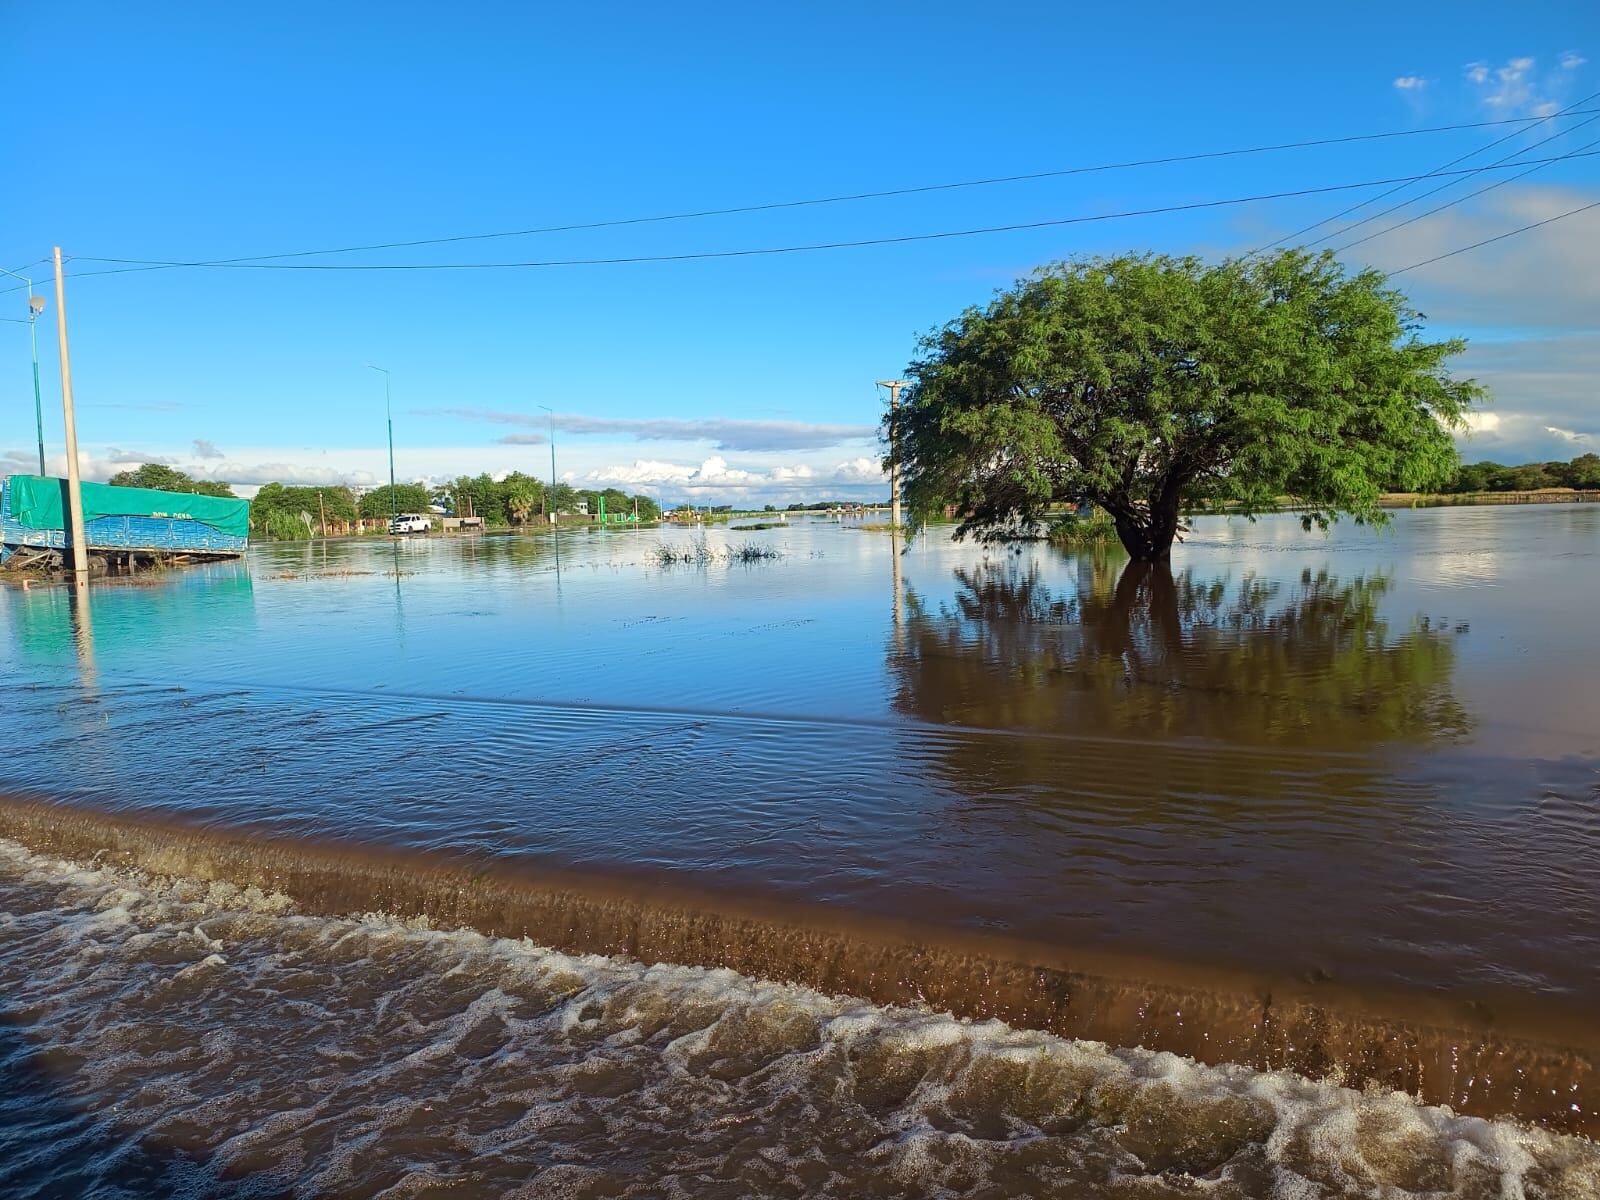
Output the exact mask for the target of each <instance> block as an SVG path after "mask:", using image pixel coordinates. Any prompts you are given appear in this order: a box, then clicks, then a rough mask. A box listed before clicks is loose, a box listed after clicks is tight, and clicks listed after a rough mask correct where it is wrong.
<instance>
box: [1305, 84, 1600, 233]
mask: <svg viewBox="0 0 1600 1200" xmlns="http://www.w3.org/2000/svg"><path fill="white" fill-rule="evenodd" d="M1596 121H1600V114H1596V115H1595V116H1592V117H1590V118H1589V119H1588V120H1587V121H1579V122H1578V123H1577V124H1576V125H1573V126H1570V127H1569V128H1566V129H1563V130H1560V131H1559V132H1557V133H1552V134H1551V135H1550V136H1549V137H1547V138H1540V139H1539V140H1538V141H1537V142H1534V143H1533V144H1532V145H1531V146H1523V147H1522V148H1521V149H1519V150H1513V151H1512V152H1511V153H1510V154H1506V155H1502V156H1501V157H1499V158H1497V159H1495V160H1494V162H1492V163H1487V164H1485V165H1486V166H1495V167H1500V166H1507V165H1509V166H1512V167H1516V166H1520V165H1521V163H1525V162H1532V161H1534V160H1532V159H1528V158H1523V157H1522V156H1523V155H1524V154H1526V153H1527V152H1528V151H1530V150H1537V149H1538V148H1539V147H1540V146H1543V145H1545V144H1546V143H1547V142H1553V141H1555V140H1556V139H1557V138H1564V137H1566V136H1567V135H1568V134H1572V133H1576V132H1577V131H1578V130H1580V129H1582V128H1583V127H1584V126H1585V125H1593V124H1594V123H1595V122H1596ZM1593 144H1594V143H1593V142H1590V143H1589V145H1590V146H1592V145H1593ZM1580 149H1585V150H1586V149H1588V146H1583V147H1580ZM1519 159H1520V160H1521V162H1518V161H1517V160H1519ZM1556 161H1559V158H1558V159H1557V160H1556ZM1550 165H1551V164H1550V163H1549V162H1548V161H1545V162H1540V163H1539V165H1538V166H1536V167H1532V168H1530V171H1538V170H1543V169H1544V168H1545V167H1547V166H1550ZM1520 178H1521V176H1520V175H1513V176H1512V177H1511V179H1505V180H1502V181H1501V182H1502V183H1510V182H1511V181H1512V180H1513V179H1520ZM1462 182H1465V181H1464V180H1463V179H1461V178H1455V179H1447V180H1445V181H1444V182H1443V183H1441V184H1440V185H1439V186H1438V187H1432V188H1429V189H1428V190H1427V191H1425V192H1418V193H1417V194H1416V195H1415V196H1409V197H1407V198H1406V199H1404V200H1402V201H1400V203H1398V204H1391V205H1390V206H1389V207H1388V208H1386V209H1383V210H1382V211H1381V212H1375V213H1373V214H1372V215H1371V216H1368V217H1362V218H1361V220H1359V221H1352V222H1351V223H1350V224H1348V225H1346V226H1345V227H1344V228H1343V229H1340V230H1337V231H1335V232H1334V233H1329V234H1325V235H1324V236H1322V237H1319V238H1317V239H1316V240H1317V241H1319V242H1325V241H1326V242H1331V241H1333V240H1334V239H1335V238H1340V237H1343V236H1344V235H1345V234H1347V233H1350V232H1351V231H1352V230H1356V229H1360V228H1361V227H1362V226H1363V225H1370V224H1371V223H1372V222H1373V221H1376V220H1379V219H1380V218H1382V217H1387V216H1390V215H1392V214H1394V213H1397V212H1399V211H1400V210H1401V209H1402V208H1409V207H1410V206H1411V205H1413V204H1415V203H1417V201H1419V200H1426V199H1427V198H1428V197H1429V196H1435V195H1437V194H1438V193H1440V192H1443V191H1447V190H1449V189H1450V188H1453V187H1455V186H1456V185H1457V184H1459V183H1462ZM1496 186H1499V185H1498V184H1497V185H1496ZM1461 199H1462V200H1466V199H1469V197H1466V196H1463V197H1461ZM1451 203H1452V204H1458V203H1460V201H1459V200H1453V201H1451ZM1445 207H1448V205H1446V206H1445ZM1413 219H1415V218H1413ZM1409 223H1410V222H1408V221H1401V222H1400V225H1406V224H1409ZM1400 225H1395V226H1392V227H1391V228H1395V229H1398V228H1399V227H1400ZM1374 236H1375V235H1374ZM1366 240H1367V239H1366V238H1362V239H1361V241H1363V242H1364V241H1366ZM1349 244H1350V245H1352V246H1358V245H1360V244H1361V242H1351V243H1349ZM1342 248H1343V247H1341V249H1342Z"/></svg>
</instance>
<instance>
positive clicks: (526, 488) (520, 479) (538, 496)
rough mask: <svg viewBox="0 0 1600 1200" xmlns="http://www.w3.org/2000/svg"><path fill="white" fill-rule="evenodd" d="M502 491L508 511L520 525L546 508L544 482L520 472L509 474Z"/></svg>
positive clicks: (503, 482) (501, 485)
mask: <svg viewBox="0 0 1600 1200" xmlns="http://www.w3.org/2000/svg"><path fill="white" fill-rule="evenodd" d="M500 492H501V494H502V495H503V496H504V498H505V501H504V503H505V510H506V513H507V514H508V515H509V516H510V517H511V519H512V520H513V521H515V522H516V523H517V524H518V525H524V524H526V523H527V521H528V518H530V517H531V516H533V514H534V513H536V512H539V511H540V510H542V509H543V508H544V500H545V495H544V494H545V487H544V484H543V483H541V482H540V481H539V480H537V479H534V478H532V477H531V476H528V475H523V474H521V473H520V472H514V473H512V474H510V475H507V476H506V477H505V479H504V481H502V483H501V484H500Z"/></svg>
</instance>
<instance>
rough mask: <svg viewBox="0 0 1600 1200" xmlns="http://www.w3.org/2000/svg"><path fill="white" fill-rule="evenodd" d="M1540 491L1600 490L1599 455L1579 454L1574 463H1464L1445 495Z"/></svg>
mask: <svg viewBox="0 0 1600 1200" xmlns="http://www.w3.org/2000/svg"><path fill="white" fill-rule="evenodd" d="M1539 488H1579V489H1593V488H1600V454H1580V455H1578V457H1577V458H1575V459H1573V460H1572V461H1571V462H1544V463H1524V464H1522V465H1521V466H1520V467H1507V466H1504V465H1502V464H1500V463H1497V462H1478V463H1463V464H1462V466H1461V468H1460V469H1459V470H1458V471H1457V472H1456V477H1455V479H1454V481H1453V482H1452V483H1451V484H1450V486H1448V487H1447V488H1445V489H1444V490H1445V491H1446V492H1449V493H1451V494H1459V493H1462V492H1531V491H1536V490H1537V489H1539Z"/></svg>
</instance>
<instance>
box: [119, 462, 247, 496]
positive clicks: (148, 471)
mask: <svg viewBox="0 0 1600 1200" xmlns="http://www.w3.org/2000/svg"><path fill="white" fill-rule="evenodd" d="M109 482H110V484H111V486H112V487H139V488H155V489H156V490H157V491H162V492H188V493H190V494H192V495H199V496H226V497H229V498H232V497H233V488H231V487H229V486H228V485H227V484H225V483H221V482H218V481H217V480H214V479H195V478H193V477H192V476H190V475H188V474H186V473H185V472H183V471H180V470H178V469H177V468H176V467H169V466H166V465H165V464H163V463H143V464H142V465H140V466H138V467H135V468H134V469H133V470H131V471H118V472H117V473H116V474H115V475H113V476H112V477H111V479H110V481H109Z"/></svg>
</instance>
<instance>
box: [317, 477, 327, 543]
mask: <svg viewBox="0 0 1600 1200" xmlns="http://www.w3.org/2000/svg"><path fill="white" fill-rule="evenodd" d="M317 516H318V517H320V518H321V519H322V536H323V537H324V538H326V537H327V536H328V506H327V505H326V504H324V503H323V502H322V489H321V488H318V489H317Z"/></svg>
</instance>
